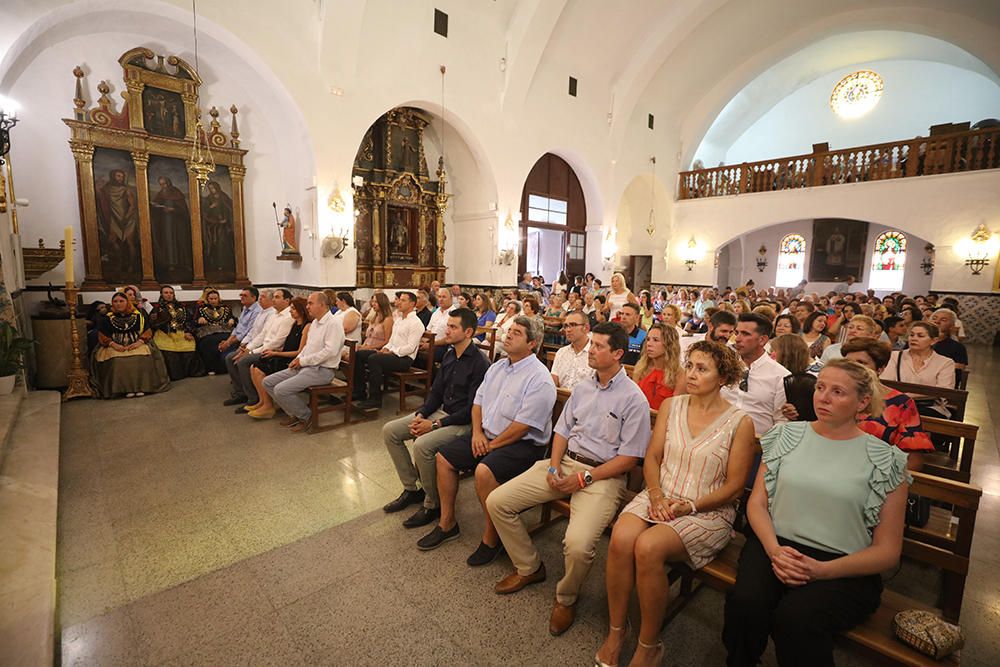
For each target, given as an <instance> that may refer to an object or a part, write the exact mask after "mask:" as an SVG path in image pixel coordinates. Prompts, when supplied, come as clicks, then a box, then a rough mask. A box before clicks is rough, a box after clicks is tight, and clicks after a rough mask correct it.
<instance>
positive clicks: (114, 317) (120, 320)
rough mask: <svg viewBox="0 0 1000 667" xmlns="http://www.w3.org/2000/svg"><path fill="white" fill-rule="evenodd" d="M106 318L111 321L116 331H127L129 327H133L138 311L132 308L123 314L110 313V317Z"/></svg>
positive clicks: (137, 317)
mask: <svg viewBox="0 0 1000 667" xmlns="http://www.w3.org/2000/svg"><path fill="white" fill-rule="evenodd" d="M108 319H109V320H110V321H111V326H112V327H114V328H115V329H117V330H118V331H128V330H129V329H132V328H133V327H135V323H136V321H137V320H138V319H139V313H137V312H135V311H134V310H133V311H132V312H131V313H128V314H125V315H121V314H118V313H112V314H111V317H110V318H108Z"/></svg>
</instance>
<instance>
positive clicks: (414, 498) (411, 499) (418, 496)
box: [382, 489, 424, 514]
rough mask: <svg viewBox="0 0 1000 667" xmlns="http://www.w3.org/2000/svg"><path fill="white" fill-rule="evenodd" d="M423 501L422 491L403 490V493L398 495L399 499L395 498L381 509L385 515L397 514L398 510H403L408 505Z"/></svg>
mask: <svg viewBox="0 0 1000 667" xmlns="http://www.w3.org/2000/svg"><path fill="white" fill-rule="evenodd" d="M423 501H424V490H423V489H417V490H416V491H409V490H407V489H403V492H402V493H401V494H399V498H396V499H395V500H393V501H392V502H391V503H386V504H385V505H384V506H383V507H382V509H383V510H384V511H385V512H386V514H392V513H393V512H398V511H400V510H405V509H406V508H407V507H409V506H410V505H416V504H417V503H422V502H423Z"/></svg>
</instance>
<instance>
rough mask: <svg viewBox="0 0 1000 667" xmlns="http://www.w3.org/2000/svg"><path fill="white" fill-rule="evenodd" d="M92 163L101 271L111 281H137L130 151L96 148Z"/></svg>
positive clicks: (136, 204)
mask: <svg viewBox="0 0 1000 667" xmlns="http://www.w3.org/2000/svg"><path fill="white" fill-rule="evenodd" d="M93 164H94V199H95V201H96V203H97V230H98V240H99V244H100V249H101V271H102V273H103V275H104V278H105V280H107V281H108V282H114V283H134V282H138V281H139V280H140V279H141V278H142V254H141V251H140V248H139V198H138V196H137V194H136V185H135V165H134V164H133V162H132V156H131V155H129V153H128V152H127V151H120V150H115V149H111V148H95V149H94V163H93Z"/></svg>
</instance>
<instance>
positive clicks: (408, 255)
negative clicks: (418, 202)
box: [386, 206, 416, 263]
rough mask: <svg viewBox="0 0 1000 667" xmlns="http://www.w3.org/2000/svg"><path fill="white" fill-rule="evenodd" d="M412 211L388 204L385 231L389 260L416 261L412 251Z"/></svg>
mask: <svg viewBox="0 0 1000 667" xmlns="http://www.w3.org/2000/svg"><path fill="white" fill-rule="evenodd" d="M414 213H415V211H414V210H412V209H409V208H405V207H402V206H389V219H388V221H387V224H386V231H387V240H388V244H387V247H388V252H389V261H390V262H404V263H414V262H416V257H415V256H414V252H413V228H414V225H413V219H414Z"/></svg>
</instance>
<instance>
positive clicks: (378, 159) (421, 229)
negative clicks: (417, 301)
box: [354, 107, 448, 287]
mask: <svg viewBox="0 0 1000 667" xmlns="http://www.w3.org/2000/svg"><path fill="white" fill-rule="evenodd" d="M429 122H430V121H429V119H428V118H426V117H425V116H424V115H423V114H422V113H421V112H420V111H419V110H417V109H412V108H408V107H400V108H396V109H393V110H392V111H390V112H389V113H387V114H385V115H384V116H382V117H381V118H379V119H378V121H376V122H375V124H374V125H372V126H371V127H370V128H369V129H368V131H367V132H366V133H365V136H364V139H363V140H362V142H361V148H360V149H359V150H358V154H357V157H356V158H355V160H354V182H355V188H354V207H355V210H356V211H357V221H356V226H355V239H356V242H355V243H356V246H357V250H358V264H357V286H358V287H409V286H413V285H429V284H430V283H431V281H433V280H440V281H442V282H443V281H444V273H445V266H444V241H445V235H444V212H445V209H446V208H447V206H448V194H447V193H446V185H447V178H446V176H445V172H444V162H443V160H439V161H438V169H437V172H436V176H437V179H438V180H436V181H432V180H431V178H430V174H429V172H428V170H427V159H426V156H425V155H424V129H425V128H426V127H427V126H428V124H429ZM359 177H360V179H359Z"/></svg>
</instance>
